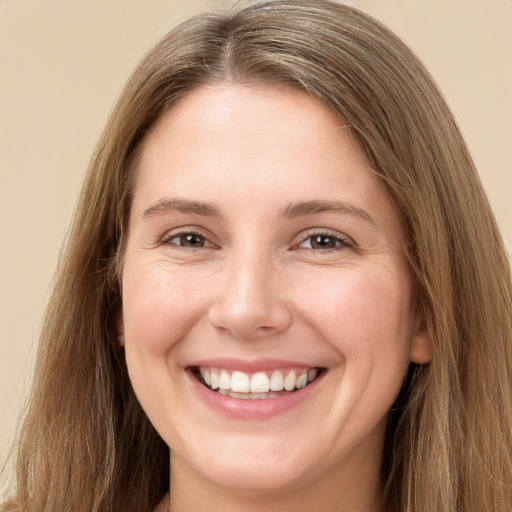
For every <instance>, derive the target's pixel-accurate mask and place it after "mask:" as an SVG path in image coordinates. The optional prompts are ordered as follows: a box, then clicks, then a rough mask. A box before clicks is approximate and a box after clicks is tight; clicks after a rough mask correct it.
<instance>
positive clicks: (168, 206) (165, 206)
mask: <svg viewBox="0 0 512 512" xmlns="http://www.w3.org/2000/svg"><path fill="white" fill-rule="evenodd" d="M173 212H179V213H190V214H194V215H202V216H204V217H220V216H221V214H220V210H219V209H218V208H217V207H216V206H214V205H213V204H210V203H204V202H202V201H191V200H189V199H181V198H179V197H175V198H167V197H164V198H162V199H159V200H158V201H157V202H156V203H155V204H153V205H152V206H150V207H149V208H147V209H146V210H144V212H143V213H142V218H143V219H146V218H148V217H157V216H159V215H165V214H169V213H173Z"/></svg>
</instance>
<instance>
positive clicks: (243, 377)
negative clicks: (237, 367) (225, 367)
mask: <svg viewBox="0 0 512 512" xmlns="http://www.w3.org/2000/svg"><path fill="white" fill-rule="evenodd" d="M221 375H222V374H221ZM249 387H250V381H249V376H248V375H247V373H244V372H233V375H232V376H231V391H235V392H237V393H249ZM223 389H228V388H223Z"/></svg>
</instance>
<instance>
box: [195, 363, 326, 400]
mask: <svg viewBox="0 0 512 512" xmlns="http://www.w3.org/2000/svg"><path fill="white" fill-rule="evenodd" d="M199 372H200V374H201V377H202V380H203V382H204V383H205V384H206V385H207V386H208V387H209V388H211V389H214V390H218V392H219V393H221V394H223V395H229V396H232V397H235V398H247V399H252V400H255V399H265V398H273V397H275V396H280V395H281V394H283V393H285V392H292V391H295V390H298V389H302V388H303V387H305V386H306V385H307V384H308V383H310V382H312V381H313V380H315V379H316V377H317V375H318V370H317V369H316V368H311V369H309V370H308V369H298V370H296V369H291V370H289V371H288V373H286V370H274V371H273V372H272V373H271V372H270V371H266V372H265V371H260V372H256V373H254V374H252V375H250V374H247V373H245V372H242V371H238V370H236V371H229V370H225V369H219V368H199ZM283 373H286V376H283Z"/></svg>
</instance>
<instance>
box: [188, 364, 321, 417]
mask: <svg viewBox="0 0 512 512" xmlns="http://www.w3.org/2000/svg"><path fill="white" fill-rule="evenodd" d="M186 373H187V375H188V377H189V379H190V380H191V382H192V385H193V387H194V391H195V392H197V394H198V395H199V398H200V399H201V400H202V401H203V402H204V403H205V404H206V405H207V406H208V407H210V408H211V409H213V410H214V411H215V412H217V413H218V414H221V415H223V416H227V417H229V418H235V419H240V420H263V419H270V418H273V417H275V416H278V415H279V414H283V413H285V412H287V411H289V410H291V409H294V408H296V407H299V406H300V405H301V404H302V403H303V402H304V401H305V400H306V399H307V398H308V397H309V396H310V395H311V393H313V392H314V391H315V390H316V388H317V387H318V383H319V381H320V380H322V378H323V377H324V373H322V374H321V375H320V376H318V377H317V378H316V379H315V380H314V381H313V382H311V383H310V384H308V385H307V386H305V387H303V388H301V389H299V390H297V391H294V392H293V393H287V394H285V395H281V396H277V397H275V398H266V399H265V398H264V399H258V400H244V399H241V398H233V397H230V396H227V395H221V394H220V393H218V392H217V391H212V390H211V389H209V388H207V387H206V386H204V385H203V384H201V383H200V382H199V381H198V380H197V379H196V377H195V376H194V374H193V372H192V371H190V370H187V372H186Z"/></svg>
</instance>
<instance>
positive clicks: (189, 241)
mask: <svg viewBox="0 0 512 512" xmlns="http://www.w3.org/2000/svg"><path fill="white" fill-rule="evenodd" d="M166 243H168V244H171V245H179V246H180V247H186V248H187V249H197V248H201V247H212V244H211V243H210V242H209V241H208V240H207V239H206V238H205V237H204V236H202V235H199V234H197V233H180V234H178V235H175V236H173V237H171V238H169V239H168V240H167V242H166Z"/></svg>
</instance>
